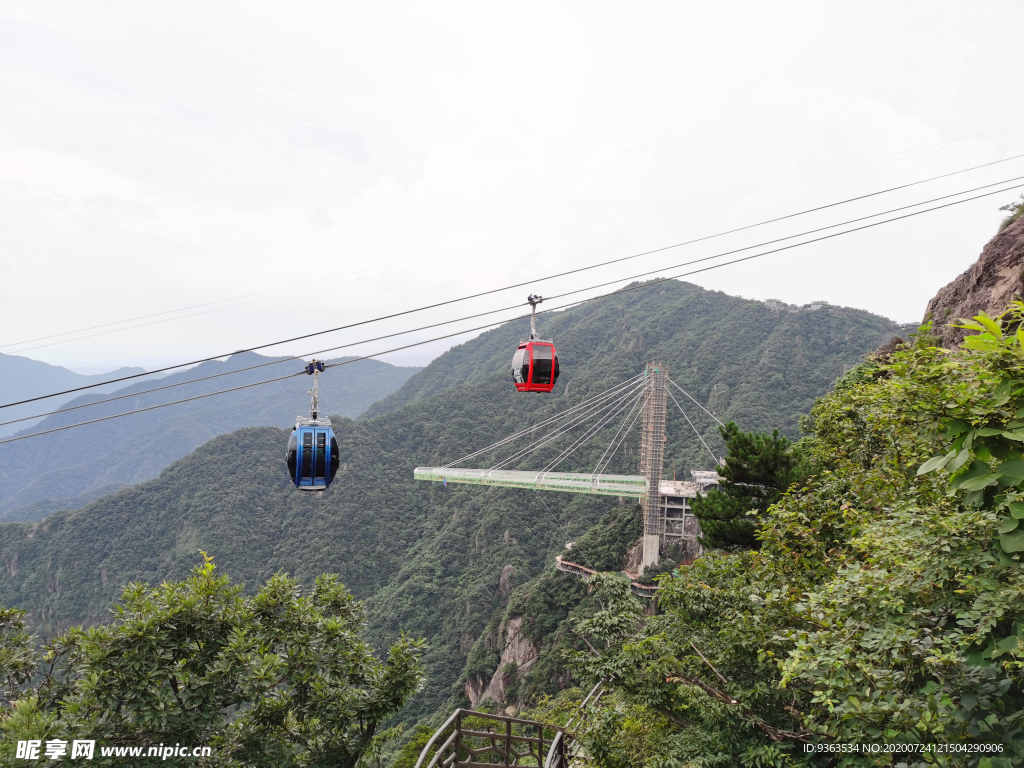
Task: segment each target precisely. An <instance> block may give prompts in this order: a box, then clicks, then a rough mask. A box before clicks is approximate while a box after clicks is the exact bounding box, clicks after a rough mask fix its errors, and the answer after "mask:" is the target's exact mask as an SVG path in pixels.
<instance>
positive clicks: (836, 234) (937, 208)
mask: <svg viewBox="0 0 1024 768" xmlns="http://www.w3.org/2000/svg"><path fill="white" fill-rule="evenodd" d="M1021 187H1024V184H1015V185H1013V186H1010V187H1006V188H1005V189H997V190H994V191H992V192H986V193H984V194H981V195H975V196H974V197H968V198H965V199H963V200H956V201H954V202H952V203H945V204H943V205H937V206H935V207H934V208H926V209H924V210H921V211H914V212H912V213H907V214H904V215H902V216H895V217H893V218H891V219H884V220H882V221H876V222H872V223H871V224H865V225H863V226H860V227H854V228H853V229H848V230H844V231H842V232H834V233H832V234H830V235H823V236H822V237H817V238H814V239H812V240H805V241H803V242H799V243H793V244H791V245H786V246H783V247H781V248H775V249H773V250H770V251H763V252H762V253H755V254H752V255H750V256H744V257H742V258H739V259H733V260H732V261H726V262H722V263H720V264H712V265H711V266H707V267H702V268H700V269H694V270H691V271H689V272H680V273H679V274H676V275H670V276H668V277H664V278H659V279H657V280H650V281H648V282H646V283H643V284H639V285H632V286H626V287H625V288H621V289H619V290H618V291H615V292H613V293H609V294H604V295H601V296H593V297H591V298H589V299H581V300H579V301H575V302H570V303H569V304H563V305H561V306H559V307H551V308H549V309H547V310H543V311H542V312H537V313H536V314H538V315H540V314H545V313H547V312H553V311H555V310H558V309H566V308H568V307H573V306H578V305H581V304H585V303H587V302H590V301H595V300H597V299H603V298H608V297H609V296H620V295H622V294H623V293H628V292H630V291H635V290H639V289H641V288H653V287H654V286H656V285H659V284H661V283H666V282H669V281H671V280H678V279H679V278H681V277H687V276H688V275H696V274H699V273H701V272H708V271H710V270H712V269H719V268H720V267H727V266H731V265H733V264H740V263H742V262H744V261H750V260H751V259H757V258H760V257H761V256H769V255H772V254H775V253H781V252H782V251H788V250H792V249H793V248H799V247H801V246H804V245H812V244H814V243H819V242H822V241H823V240H831V239H832V238H835V237H840V236H842V235H849V234H852V233H854V232H860V231H862V230H865V229H871V228H873V227H878V226H881V225H883V224H891V223H893V222H896V221H902V220H903V219H909V218H912V217H914V216H920V215H922V214H925V213H932V212H934V211H940V210H943V209H945V208H950V207H952V206H954V205H961V204H962V203H969V202H972V201H974V200H980V199H982V198H985V197H991V196H993V195H998V194H1002V193H1003V192H1009V191H1011V190H1014V189H1020V188H1021ZM960 194H966V193H960ZM923 204H924V203H918V205H923ZM904 207H913V206H904ZM894 210H901V209H894ZM885 213H886V212H883V213H880V214H876V215H877V216H883V215H885ZM868 218H871V217H868ZM836 226H842V224H837V225H836ZM794 237H799V235H794ZM709 258H713V257H709ZM706 260H707V259H697V260H696V261H706ZM696 261H695V262H687V263H696ZM676 266H677V267H678V266H682V265H676ZM673 268H674V267H669V269H673ZM648 274H652V273H650V272H647V273H643V274H641V275H634V276H633V277H626V278H621V279H618V280H613V281H611V282H607V283H600V284H598V285H594V286H591V287H589V288H584V289H580V290H578V291H571V292H569V293H564V294H561V296H569V295H572V294H573V293H582V292H583V291H587V290H595V289H597V288H602V287H605V286H608V285H612V284H614V283H619V282H623V281H625V280H634V279H636V278H637V277H644V276H646V275H648ZM412 311H414V310H410V312H412ZM404 314H408V312H407V313H404ZM524 317H529V315H524ZM515 319H518V318H515ZM367 322H372V321H367ZM492 326H493V323H490V324H488V325H482V326H479V327H477V328H467V329H463V330H461V331H457V332H455V333H450V334H446V335H444V336H438V337H436V338H433V339H426V340H424V341H418V342H415V343H412V344H406V345H404V346H401V347H394V348H392V349H387V350H383V351H381V352H375V353H373V354H372V355H364V356H363V357H358V358H354V359H352V360H346V361H345V362H343V363H335V365H348V364H349V363H355V362H359V361H360V360H368V359H370V358H373V357H379V356H381V355H386V354H390V353H391V352H398V351H400V350H403V349H410V348H412V347H418V346H422V345H424V344H431V343H433V342H435V341H441V340H443V339H449V338H452V337H453V336H462V335H464V334H466V333H472V332H473V331H477V330H485V329H487V328H490V327H492ZM328 332H329V331H324V332H323V333H328ZM316 335H319V334H308V336H316ZM302 338H305V337H302ZM275 343H283V342H275ZM264 346H274V344H266V345H264ZM340 348H341V347H335V348H334V349H340ZM253 349H262V347H254V348H253ZM246 351H252V350H238V352H246ZM325 351H330V350H325ZM231 354H236V353H231ZM225 356H226V355H215V356H213V357H209V358H205V359H204V360H200V361H198V362H207V361H209V360H217V359H219V358H221V357H225ZM194 364H195V363H182V364H180V365H176V366H169V367H167V368H162V369H158V370H155V371H147V372H146V373H140V374H134V375H132V376H126V377H124V378H122V379H111V380H108V381H104V382H101V383H99V384H90V385H88V386H85V387H78V388H76V389H72V390H66V391H64V392H55V393H52V394H49V395H41V396H40V397H34V398H29V399H28V400H19V401H18V402H14V403H6V404H4V405H0V408H10V407H12V406H15V405H22V404H24V403H30V402H35V401H37V400H45V399H46V398H49V397H56V396H57V395H63V394H69V393H71V392H78V391H81V390H85V389H92V388H94V387H98V386H103V385H105V384H111V383H116V382H118V381H124V380H127V379H135V378H139V377H140V376H148V375H151V374H154V373H162V372H163V371H165V370H172V369H174V368H182V367H185V366H187V365H194ZM331 367H334V366H331ZM281 378H287V377H281ZM277 380H278V379H271V380H267V381H264V382H257V384H259V383H264V384H269V383H271V381H277ZM246 386H256V385H255V384H253V385H246ZM228 391H233V390H221V392H228ZM221 392H213V393H211V395H215V394H221ZM209 396H210V395H203V397H209ZM166 405H173V403H167V404H166ZM157 407H163V406H157ZM131 413H133V411H129V412H126V413H122V414H117V415H115V416H108V417H105V418H103V419H94V420H93V421H90V422H81V423H79V424H69V425H67V426H65V427H60V428H58V429H52V430H47V431H46V432H35V433H32V434H31V435H22V436H20V437H15V438H9V439H7V440H0V445H3V444H4V443H9V442H13V441H15V440H24V439H26V438H28V437H37V436H39V435H43V434H49V433H50V432H58V431H60V430H63V429H73V428H74V427H78V426H82V425H84V424H85V423H95V422H96V421H106V420H107V419H112V418H117V417H119V416H128V415H130V414H131Z"/></svg>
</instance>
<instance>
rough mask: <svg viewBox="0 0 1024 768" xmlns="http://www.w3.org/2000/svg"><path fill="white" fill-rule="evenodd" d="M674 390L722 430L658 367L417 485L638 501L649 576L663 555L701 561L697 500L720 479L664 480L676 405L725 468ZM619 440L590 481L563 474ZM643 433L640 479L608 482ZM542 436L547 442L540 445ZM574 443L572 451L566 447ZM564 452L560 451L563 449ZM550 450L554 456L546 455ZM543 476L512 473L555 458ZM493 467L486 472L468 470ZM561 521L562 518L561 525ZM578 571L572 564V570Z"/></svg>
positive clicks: (432, 470) (703, 475) (429, 470)
mask: <svg viewBox="0 0 1024 768" xmlns="http://www.w3.org/2000/svg"><path fill="white" fill-rule="evenodd" d="M669 384H671V385H672V386H673V387H675V388H676V389H677V390H678V391H679V392H680V393H681V394H682V395H684V396H685V397H687V398H689V399H690V400H691V401H692V402H693V403H695V404H696V405H697V407H699V408H700V409H701V410H702V411H704V412H705V413H706V414H707V415H708V416H710V417H711V418H712V419H714V420H715V421H716V422H718V423H719V424H721V423H722V422H721V421H720V420H719V419H718V417H716V416H715V415H714V414H713V413H712V412H711V411H709V410H708V409H707V408H705V407H704V406H703V405H701V404H700V403H699V402H698V401H697V400H696V399H695V398H693V397H692V396H691V395H690V394H689V393H688V392H686V390H684V389H683V388H682V387H680V386H679V385H678V384H676V383H675V382H674V381H672V380H671V379H670V378H669V376H668V370H667V368H666V367H665V365H664V364H663V363H659V362H651V363H649V364H648V365H647V366H646V367H645V368H644V371H643V372H642V373H640V374H638V375H637V376H634V377H632V378H630V379H627V380H626V381H623V382H621V383H619V384H617V385H615V386H613V387H610V388H609V389H607V390H605V391H604V392H601V393H599V394H597V395H594V396H592V397H589V398H587V399H586V400H583V401H582V402H580V403H577V404H576V405H573V406H571V407H569V408H567V409H565V410H564V411H562V412H560V413H558V414H556V415H554V416H551V417H549V418H546V419H544V420H542V421H540V422H539V423H537V424H533V425H530V426H529V427H526V428H524V429H522V430H520V431H518V432H516V433H514V434H512V435H509V436H508V437H505V438H502V439H501V440H498V441H497V442H495V443H492V444H491V445H488V446H486V447H484V448H481V449H479V450H477V451H474V452H472V453H470V454H467V455H466V456H463V457H461V458H459V459H456V460H455V461H453V462H451V463H449V464H446V465H444V466H442V467H417V468H416V470H415V471H414V477H415V478H416V479H417V480H428V481H435V482H442V483H444V484H448V483H465V484H469V485H492V486H500V487H505V488H521V489H525V490H533V491H561V492H565V493H586V494H597V495H604V496H619V497H626V498H635V499H637V500H638V501H639V502H640V504H641V506H642V508H643V520H644V533H643V555H642V563H641V570H642V569H643V568H646V567H648V566H651V565H657V563H658V562H659V559H660V557H661V553H662V552H664V551H665V550H666V548H668V547H670V546H676V547H679V548H680V549H681V550H682V552H683V554H684V556H685V557H697V556H699V555H700V553H701V550H700V544H699V536H700V526H699V525H698V523H697V518H696V517H695V516H694V515H693V513H692V511H691V509H690V505H689V499H692V498H694V497H696V496H697V495H698V494H703V493H705V492H706V491H707V490H709V489H711V488H714V487H715V486H716V485H717V484H718V482H719V480H720V478H719V476H718V474H717V473H716V472H714V471H702V470H693V471H691V473H690V474H691V476H692V478H693V479H692V480H684V481H678V480H676V479H675V478H673V479H671V480H669V479H667V478H663V477H662V470H663V464H664V452H665V443H666V440H667V437H666V429H665V423H666V415H667V414H666V410H667V406H668V402H669V401H671V402H672V403H673V404H674V405H675V406H676V407H677V408H678V409H679V411H680V413H682V415H683V417H684V418H685V419H686V422H687V424H689V426H690V427H691V428H692V429H693V431H694V433H695V434H696V435H697V438H698V439H699V440H700V442H701V443H702V444H703V445H704V448H705V449H706V450H707V451H708V453H709V454H711V457H712V458H713V459H714V461H715V464H716V465H717V464H718V463H719V461H720V459H719V458H718V457H716V456H715V454H714V452H713V451H712V450H711V448H710V447H709V446H708V445H707V443H706V442H705V441H704V439H703V438H702V437H701V435H700V432H698V431H697V429H696V427H695V426H694V424H693V422H692V421H691V420H690V417H689V416H688V415H687V413H686V411H685V410H684V409H683V407H682V405H681V404H680V402H679V400H678V399H677V398H676V396H675V394H674V393H673V392H672V391H671V390H670V389H669ZM616 424H618V426H617V428H615V429H614V432H613V433H612V437H611V440H610V441H609V442H608V444H607V446H606V447H605V448H604V450H603V451H602V452H601V454H600V456H599V458H598V460H597V462H596V464H595V465H594V467H593V469H592V471H590V472H589V473H580V472H566V471H562V470H559V469H558V467H559V466H560V465H561V464H563V463H564V462H565V461H566V460H567V459H569V457H571V456H573V455H574V454H578V453H579V450H580V448H581V447H582V446H583V445H585V444H587V443H588V442H589V441H591V440H593V439H595V438H596V437H597V436H598V435H607V433H608V431H609V430H610V429H612V428H614V427H615V425H616ZM637 427H639V431H640V462H639V468H640V472H641V474H639V475H622V474H606V470H607V468H608V467H609V465H610V464H611V462H612V459H613V457H614V456H615V455H616V454H617V452H618V451H619V450H620V449H621V448H622V446H623V445H624V444H625V442H626V441H627V440H628V439H629V436H630V435H631V434H632V433H633V432H634V430H635V428H637ZM538 432H541V433H542V434H541V435H540V436H539V437H536V438H534V435H536V434H537V433H538ZM566 443H567V444H566ZM563 445H564V447H561V449H560V450H559V447H560V446H563ZM545 449H546V450H545ZM554 451H557V453H556V455H555V456H554V457H553V458H550V459H549V460H548V461H547V463H546V464H545V466H544V467H543V468H542V469H540V470H535V471H526V470H520V469H511V468H510V467H514V466H519V465H521V464H522V463H524V462H528V460H529V458H530V457H531V456H536V455H545V457H546V456H549V455H550V454H551V453H552V452H554ZM482 461H489V462H492V463H491V466H489V467H486V468H470V467H466V466H464V465H465V464H467V463H473V462H482ZM556 521H557V518H556ZM570 565H571V564H570Z"/></svg>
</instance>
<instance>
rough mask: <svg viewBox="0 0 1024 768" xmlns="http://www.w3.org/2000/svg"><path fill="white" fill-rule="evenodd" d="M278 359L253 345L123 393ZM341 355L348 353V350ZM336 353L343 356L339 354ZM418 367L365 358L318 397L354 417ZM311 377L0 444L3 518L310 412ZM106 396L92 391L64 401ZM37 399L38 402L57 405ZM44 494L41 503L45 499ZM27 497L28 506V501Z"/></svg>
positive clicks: (201, 389)
mask: <svg viewBox="0 0 1024 768" xmlns="http://www.w3.org/2000/svg"><path fill="white" fill-rule="evenodd" d="M274 359H281V358H269V357H263V356H261V355H257V354H255V353H252V352H247V353H243V354H238V355H233V356H231V357H230V358H228V359H227V360H225V361H223V362H221V361H211V362H208V363H203V364H202V365H199V366H197V367H196V368H193V369H191V370H188V371H182V372H180V373H176V374H173V375H171V376H167V377H166V378H163V379H160V380H158V381H157V382H156V383H154V382H151V381H148V380H143V381H139V382H136V383H133V384H131V385H129V386H127V387H124V388H122V389H119V390H117V392H116V393H115V394H117V395H125V394H132V393H135V392H142V391H143V390H147V389H152V388H153V387H154V386H164V385H166V384H174V383H177V382H180V381H191V380H193V379H198V378H202V377H204V376H210V375H213V374H217V373H222V372H224V371H231V370H237V369H240V368H245V367H248V366H252V365H258V364H260V363H266V362H270V361H272V360H274ZM342 359H344V358H342ZM335 362H336V361H335ZM297 369H301V366H297V365H296V364H295V363H282V364H281V365H280V366H271V367H268V368H262V369H257V370H253V371H242V372H239V373H236V374H232V375H230V376H224V377H221V378H217V379H211V380H209V381H200V382H196V383H194V384H185V385H183V386H180V387H175V388H174V389H168V390H164V391H162V392H153V393H150V394H146V395H138V396H137V397H129V398H126V399H123V400H118V401H115V402H112V403H105V404H103V405H97V406H95V407H92V408H84V409H81V410H77V411H72V412H70V413H66V414H60V415H56V416H50V417H48V418H47V419H45V420H43V421H42V422H41V423H39V424H38V425H36V426H34V427H33V428H32V429H30V430H26V432H35V431H45V430H47V429H52V428H54V427H59V426H63V425H65V424H74V423H76V422H79V421H85V420H88V419H98V418H102V417H104V416H109V415H112V414H116V413H123V412H124V411H130V410H137V409H140V408H147V407H149V406H152V405H158V404H160V403H168V402H172V401H175V400H182V399H185V398H189V397H195V396H196V395H202V394H206V393H209V392H215V391H217V390H219V389H226V388H228V387H238V386H241V385H243V384H249V383H252V382H256V381H261V380H265V379H270V378H275V377H277V376H281V375H283V374H285V373H290V372H292V371H295V370H297ZM419 370H420V369H419V368H399V367H396V366H393V365H388V364H387V363H382V362H379V361H377V360H361V361H359V362H356V363H352V364H350V365H346V366H344V367H341V368H338V369H336V370H334V371H332V372H331V374H330V375H328V376H324V377H323V380H322V383H321V402H322V403H323V404H324V407H326V408H328V409H329V410H330V411H331V412H332V413H339V414H341V415H343V416H348V417H350V418H355V417H356V416H358V415H359V414H360V413H362V412H363V411H364V410H365V409H366V407H367V406H369V405H370V404H371V403H372V402H373V401H374V400H376V399H377V398H379V397H382V396H383V395H386V394H388V393H389V392H392V391H394V390H395V389H397V388H398V387H400V386H401V385H402V384H403V383H405V381H406V380H407V379H408V378H409V377H410V376H412V375H413V374H414V373H416V372H417V371H419ZM308 388H309V382H308V380H307V379H306V377H297V378H294V379H289V380H285V381H279V382H276V383H274V384H267V385H265V386H261V387H254V388H251V389H243V390H240V391H237V392H231V393H229V394H226V395H218V396H217V397H215V398H209V399H203V400H194V401H192V402H190V403H182V404H180V405H174V406H169V407H167V408H160V409H158V410H155V411H148V412H145V413H139V414H134V415H132V416H126V417H124V418H120V419H113V420H111V421H105V422H101V423H99V424H91V425H89V426H86V427H78V428H76V429H72V430H67V431H64V432H57V433H54V434H51V435H45V436H41V437H37V438H33V439H31V440H23V441H19V442H16V443H9V444H7V445H2V446H0V521H4V520H11V519H29V515H31V514H32V513H35V514H36V515H38V516H37V517H34V518H33V519H39V517H42V516H43V515H44V514H47V513H49V512H51V511H53V510H54V509H58V508H76V507H78V506H81V505H82V504H83V503H86V502H87V501H90V500H91V499H90V495H92V494H93V493H94V492H95V491H96V490H97V489H99V488H102V487H104V486H108V485H110V484H120V485H131V484H134V483H138V482H141V481H142V480H148V479H150V478H153V477H156V476H157V475H158V474H159V473H160V471H161V470H162V469H164V467H166V466H167V465H168V464H170V463H171V462H172V461H174V460H175V459H178V458H181V457H182V456H184V455H186V454H187V453H189V452H190V451H193V450H195V449H196V448H197V447H199V446H200V445H202V444H203V443H205V442H207V441H208V440H210V439H211V438H213V437H216V436H217V435H222V434H226V433H228V432H231V431H233V430H236V429H240V428H242V427H253V426H264V425H266V426H276V427H285V426H288V425H289V424H293V423H294V422H295V417H296V416H298V415H300V414H308V413H309V397H308V396H307V395H306V390H307V389H308ZM102 399H104V396H103V395H97V394H93V393H92V392H90V393H88V394H85V395H83V396H81V397H78V398H76V399H74V400H72V401H71V402H69V403H67V405H66V406H65V407H70V406H74V405H79V404H82V403H88V402H94V401H97V400H102ZM47 402H48V401H44V402H43V403H35V404H34V405H35V406H36V408H37V411H36V412H39V411H46V410H49V409H50V408H49V407H48V406H47V405H46V403H47ZM40 502H42V503H40ZM29 505H32V506H31V508H29V509H26V507H28V506H29Z"/></svg>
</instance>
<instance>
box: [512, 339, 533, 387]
mask: <svg viewBox="0 0 1024 768" xmlns="http://www.w3.org/2000/svg"><path fill="white" fill-rule="evenodd" d="M529 376H530V361H529V359H528V358H527V357H526V347H525V346H522V347H520V348H519V349H517V350H516V353H515V354H514V355H513V356H512V381H514V382H515V383H516V384H525V383H526V382H527V380H528V379H529Z"/></svg>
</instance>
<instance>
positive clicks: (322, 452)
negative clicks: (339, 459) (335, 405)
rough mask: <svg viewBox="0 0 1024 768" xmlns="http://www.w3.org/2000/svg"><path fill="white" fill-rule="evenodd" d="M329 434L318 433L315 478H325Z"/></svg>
mask: <svg viewBox="0 0 1024 768" xmlns="http://www.w3.org/2000/svg"><path fill="white" fill-rule="evenodd" d="M326 453H327V433H326V432H320V431H319V430H318V431H317V433H316V474H315V475H314V477H319V478H322V477H323V476H324V469H326V467H325V462H326V460H327V456H326Z"/></svg>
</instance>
